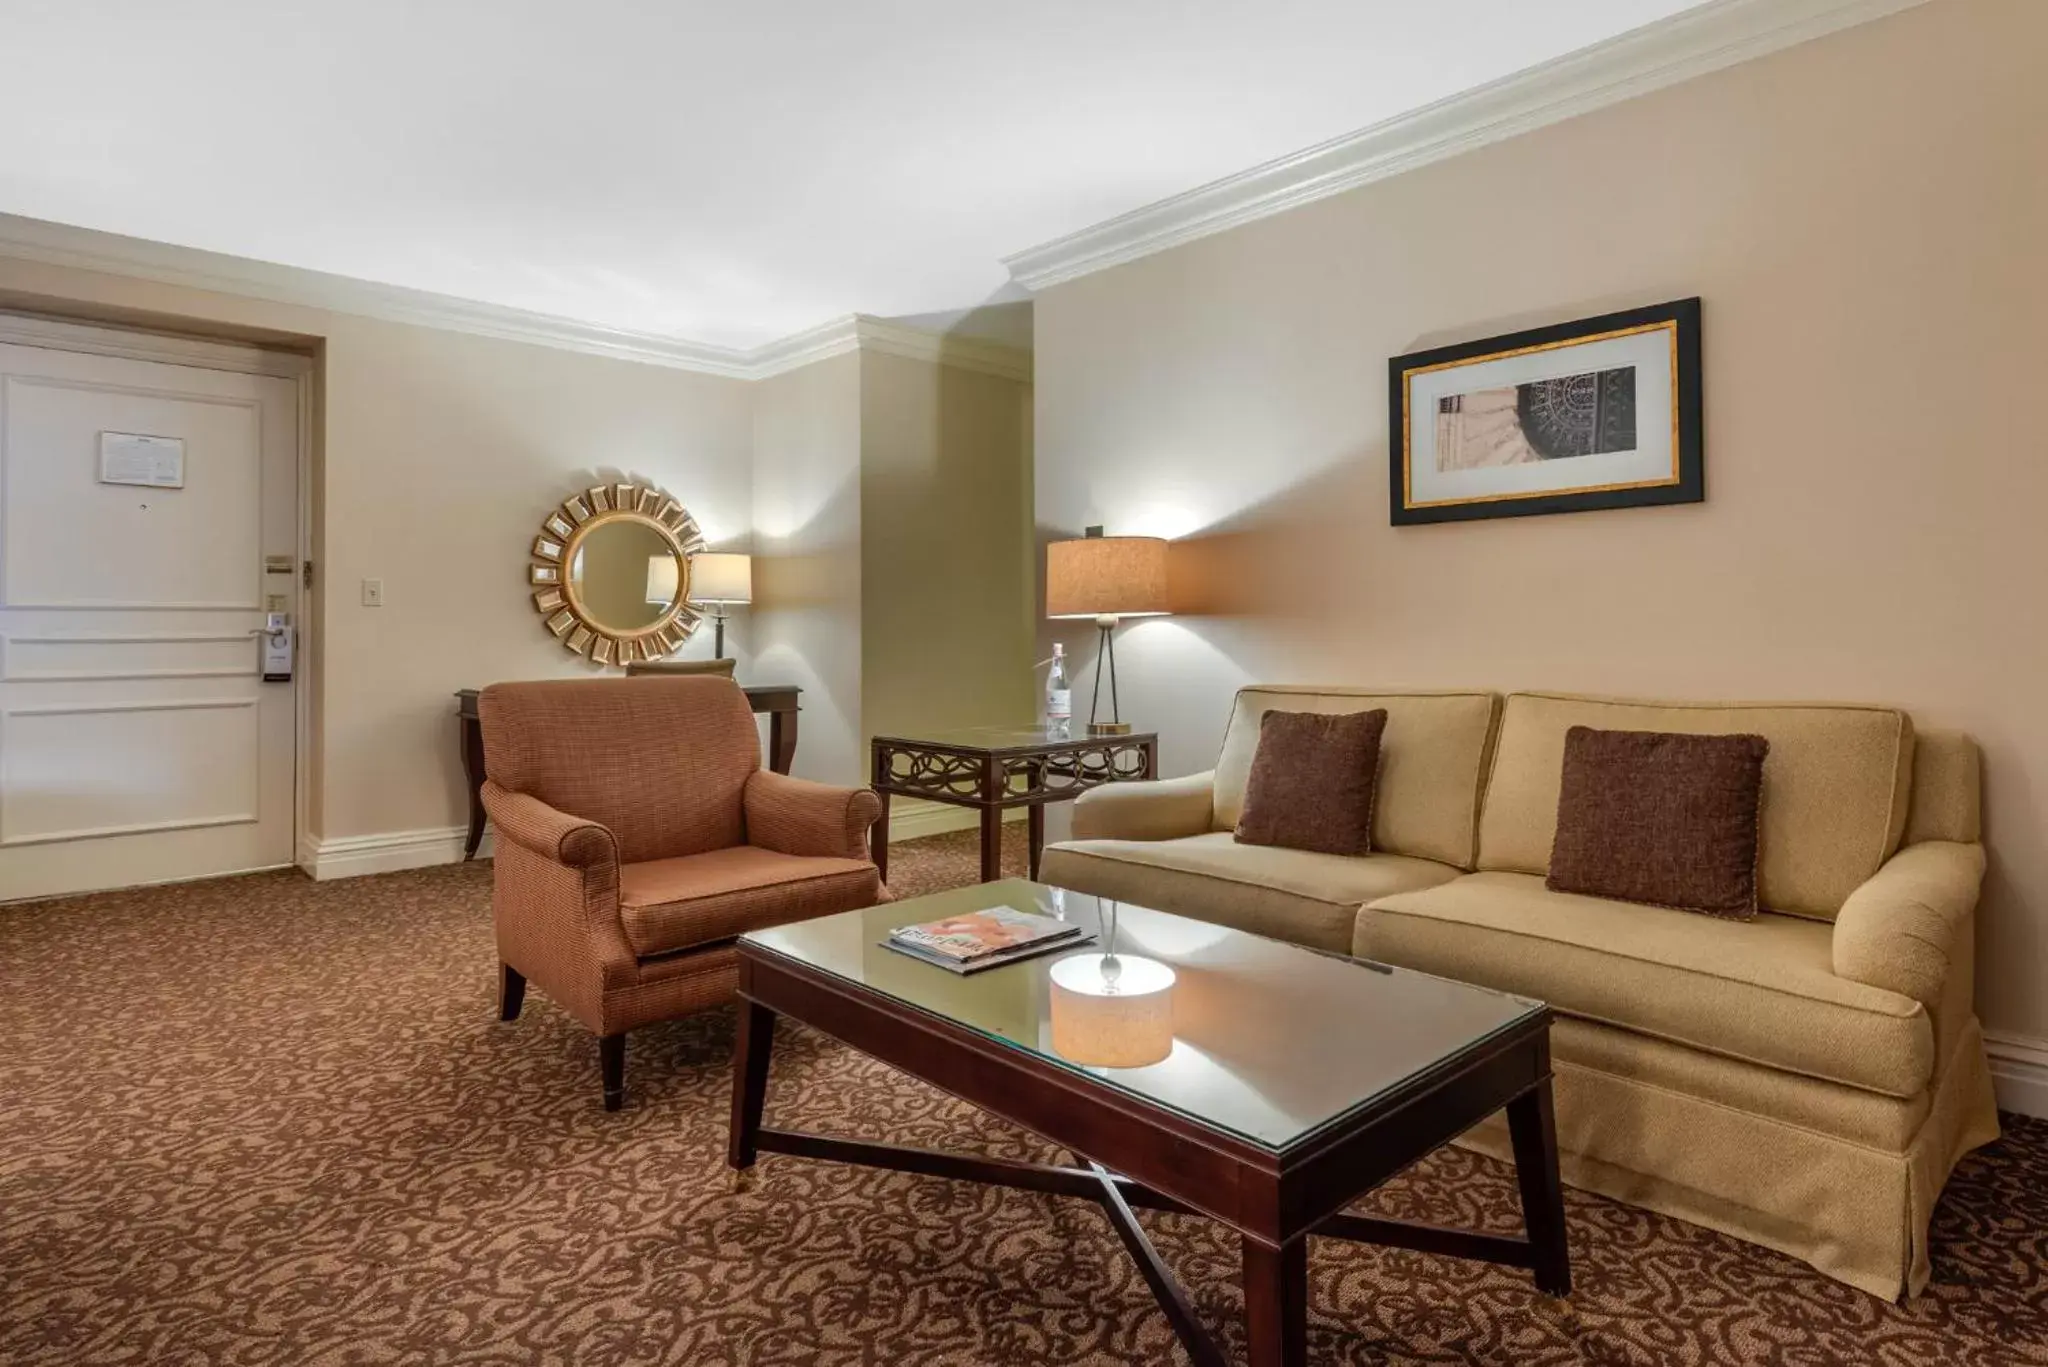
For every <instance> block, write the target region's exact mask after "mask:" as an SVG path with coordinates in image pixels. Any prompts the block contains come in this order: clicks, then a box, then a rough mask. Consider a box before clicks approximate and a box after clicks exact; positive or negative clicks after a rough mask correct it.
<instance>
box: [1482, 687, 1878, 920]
mask: <svg viewBox="0 0 2048 1367" xmlns="http://www.w3.org/2000/svg"><path fill="white" fill-rule="evenodd" d="M1574 726H1592V727H1597V728H1600V729H1602V730H1609V731H1683V732H1689V733H1697V734H1707V735H1714V734H1727V733H1730V732H1749V733H1753V734H1755V735H1760V736H1762V737H1764V738H1765V739H1766V740H1768V741H1769V742H1770V743H1771V750H1770V754H1769V756H1768V757H1767V758H1766V759H1765V760H1764V801H1763V814H1762V821H1763V839H1762V842H1761V848H1760V855H1761V858H1760V862H1761V868H1760V869H1759V882H1760V888H1759V892H1760V895H1761V900H1762V902H1763V904H1764V906H1766V907H1768V908H1770V909H1771V910H1772V911H1779V912H1785V913H1788V914H1790V915H1794V916H1817V917H1820V918H1822V919H1824V920H1832V919H1833V918H1834V914H1835V912H1836V911H1837V910H1838V909H1840V907H1841V905H1842V902H1843V900H1844V899H1846V898H1847V897H1848V895H1849V894H1850V893H1851V892H1853V891H1855V890H1856V887H1857V885H1859V884H1860V883H1862V882H1863V880H1864V879H1866V878H1868V877H1870V875H1871V874H1873V873H1876V872H1877V866H1878V865H1880V864H1882V863H1883V862H1884V861H1885V860H1886V859H1888V858H1890V857H1891V853H1892V851H1893V850H1895V849H1897V848H1898V846H1899V837H1900V834H1901V833H1902V832H1903V831H1904V830H1905V826H1906V807H1907V793H1908V788H1907V785H1908V782H1909V780H1910V778H1911V776H1912V772H1913V723H1912V719H1911V718H1909V717H1907V716H1906V714H1905V713H1903V712H1900V711H1897V710H1895V709H1892V708H1883V707H1860V706H1851V705H1838V704H1831V703H1655V702H1625V701H1621V700H1617V699H1606V698H1579V697H1572V696H1569V695H1565V694H1556V693H1515V694H1512V695H1510V696H1509V698H1508V700H1507V704H1506V706H1505V707H1504V708H1503V710H1502V712H1501V725H1500V739H1499V741H1498V742H1497V743H1496V745H1495V747H1494V754H1493V772H1492V774H1491V775H1490V777H1489V778H1488V780H1487V787H1486V807H1485V812H1484V815H1482V816H1481V818H1480V823H1479V860H1478V863H1477V865H1476V867H1478V868H1480V869H1482V870H1492V871H1500V872H1508V873H1542V872H1544V871H1545V870H1547V869H1548V868H1549V867H1550V842H1551V839H1552V837H1554V836H1555V835H1556V834H1557V790H1558V783H1559V777H1560V775H1561V774H1562V773H1563V770H1564V738H1565V732H1567V731H1568V730H1570V729H1571V728H1572V727H1574Z"/></svg>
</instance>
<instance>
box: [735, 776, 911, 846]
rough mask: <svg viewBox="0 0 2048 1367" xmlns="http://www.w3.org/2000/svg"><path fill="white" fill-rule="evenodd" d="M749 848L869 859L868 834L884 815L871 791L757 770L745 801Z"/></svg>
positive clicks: (750, 782)
mask: <svg viewBox="0 0 2048 1367" xmlns="http://www.w3.org/2000/svg"><path fill="white" fill-rule="evenodd" d="M741 801H742V804H743V806H744V808H745V811H746V818H747V843H748V844H750V845H758V846H760V847H761V848H762V849H764V850H774V851H775V852H776V853H778V854H795V855H810V856H823V857H827V858H834V859H866V858H867V857H868V830H869V828H871V827H872V826H873V825H874V824H875V822H877V821H878V820H880V819H881V816H882V799H880V798H879V797H876V796H875V794H874V791H873V790H872V789H869V788H839V787H835V786H833V785H832V784H829V783H813V782H812V781H811V780H809V779H804V778H791V777H790V776H789V775H787V774H778V773H776V772H775V771H774V770H772V769H756V770H755V771H754V773H753V775H752V777H750V778H748V780H747V787H746V791H745V793H744V794H743V796H742V798H741Z"/></svg>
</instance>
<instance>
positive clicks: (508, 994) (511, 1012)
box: [498, 963, 526, 1021]
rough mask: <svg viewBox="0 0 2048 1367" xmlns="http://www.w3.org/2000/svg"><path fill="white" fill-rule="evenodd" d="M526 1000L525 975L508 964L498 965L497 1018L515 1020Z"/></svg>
mask: <svg viewBox="0 0 2048 1367" xmlns="http://www.w3.org/2000/svg"><path fill="white" fill-rule="evenodd" d="M525 1002H526V975H525V974H523V973H521V972H520V971H519V970H518V969H516V968H514V967H512V965H510V964H506V963H501V964H499V965H498V1019H499V1020H501V1021H516V1020H518V1019H519V1008H520V1007H521V1006H522V1005H524V1004H525Z"/></svg>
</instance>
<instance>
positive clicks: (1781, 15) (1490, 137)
mask: <svg viewBox="0 0 2048 1367" xmlns="http://www.w3.org/2000/svg"><path fill="white" fill-rule="evenodd" d="M1926 3H1928V0H1712V3H1709V4H1705V5H1701V6H1699V7H1698V8H1695V9H1690V10H1686V11H1684V12H1683V13H1680V14H1676V15H1673V16H1672V17H1671V18H1669V19H1665V20H1662V21H1660V22H1657V23H1654V24H1648V25H1645V26H1644V27H1642V28H1638V29H1633V30H1631V31H1629V32H1627V33H1623V34H1620V35H1619V36H1617V37H1614V38H1610V39H1608V40H1607V41H1605V42H1602V43H1596V44H1594V45H1593V46H1591V47H1586V48H1581V49H1579V50H1578V51H1577V52H1572V53H1567V54H1566V55H1565V56H1562V57H1558V58H1555V59H1554V60H1552V61H1548V62H1544V63H1542V64H1541V65H1539V66H1533V67H1530V68H1528V69H1527V70H1525V71H1519V72H1516V73H1515V74H1514V75H1511V76H1507V77H1503V78H1502V79H1500V80H1498V81H1493V82H1491V83H1489V84H1487V85H1482V86H1477V87H1474V88H1473V89H1471V90H1468V91H1464V92H1462V93H1460V94H1457V95H1453V96H1451V97H1449V98H1448V99H1444V100H1439V101H1437V102H1436V103H1435V104H1430V105H1424V106H1423V107H1422V108H1420V109H1416V110H1412V111H1410V112H1408V113H1406V114H1400V115H1396V116H1395V117H1394V118H1391V119H1387V120H1385V121H1384V122H1381V123H1376V124H1374V125H1372V126H1371V127H1370V128H1366V129H1362V130H1360V131H1359V132H1356V133H1350V134H1347V135H1345V136H1343V137H1340V138H1334V139H1332V140H1330V141H1329V142H1325V143H1321V144H1319V145H1317V146H1315V147H1311V148H1308V149H1307V150H1306V151H1302V152H1296V153H1294V154H1293V155H1291V156H1286V157H1281V158H1280V159H1278V160H1276V161H1270V162H1267V163H1266V164H1265V165H1263V166H1256V167H1253V168H1252V169H1251V170H1248V171H1241V172H1239V173H1237V174H1236V175H1232V176H1226V177H1225V178H1223V179H1222V180H1218V181H1214V182H1212V183H1210V184H1208V185H1204V186H1202V187H1200V188H1199V189H1195V190H1190V191H1188V192H1187V193H1185V194H1180V195H1175V196H1174V197H1172V198H1171V199H1163V200H1160V201H1159V202H1158V203H1156V204H1150V205H1147V206H1145V207H1144V208H1141V209H1134V210H1132V211H1131V212H1130V213H1127V214H1123V215H1120V216H1119V217H1116V218H1112V219H1109V220H1108V221H1106V222H1103V223H1098V224H1096V225H1094V226H1093V227H1089V228H1083V229H1081V230H1080V231H1078V232H1073V233H1069V234H1067V235H1066V236H1064V237H1061V238H1057V239H1055V240H1053V241H1051V242H1047V243H1043V244H1041V245H1039V246H1036V247H1031V248H1027V249H1026V250H1024V251H1021V252H1017V253H1015V254H1014V255H1011V256H1006V257H1004V258H1003V264H1004V265H1006V266H1008V267H1009V268H1010V274H1011V276H1012V277H1013V278H1015V279H1016V281H1017V282H1018V283H1019V284H1021V285H1023V286H1024V287H1026V288H1027V289H1033V290H1041V289H1045V288H1046V287H1047V286H1050V285H1057V284H1059V283H1061V282H1062V281H1066V280H1073V279H1076V278H1078V277H1080V276H1083V275H1089V274H1092V273H1093V272H1095V271H1100V270H1105V269H1107V268H1108V267H1111V266H1116V265H1121V264H1123V263H1124V262H1126V261H1135V260H1137V259H1138V258H1140V257H1145V256H1150V255H1152V254H1153V253H1155V252H1162V251H1165V250H1166V249H1167V248H1169V247H1176V246H1179V245H1180V244H1182V243H1184V242H1192V241H1195V240H1196V239H1198V238H1203V237H1208V236H1211V235H1212V234H1215V233H1220V232H1223V231H1225V230H1227V229H1230V228H1235V227H1238V226H1239V225H1241V224H1245V223H1252V222H1255V221H1257V220H1259V219H1262V218H1270V217H1272V216H1273V215H1274V214H1279V213H1284V212H1286V211H1287V210H1289V209H1294V208H1298V207H1300V206H1301V205H1304V204H1310V203H1313V202H1314V201H1316V200H1319V199H1327V198H1329V197H1330V196H1331V195H1337V194H1342V193H1343V192H1344V191H1346V190H1352V189H1356V188H1357V187H1359V186H1361V185H1369V184H1371V183H1372V182H1374V181H1377V180H1385V179H1387V178H1388V177H1390V176H1397V175H1400V174H1401V173H1402V172H1404V171H1412V170H1414V169H1416V168H1417V167H1420V166H1427V165H1429V164H1430V163H1432V162H1438V161H1444V160H1446V159H1448V158H1450V157H1454V156H1457V155H1459V154H1460V153H1463V152H1469V151H1472V150H1473V149H1475V148H1479V147H1485V146H1487V145H1488V144H1490V143H1496V142H1500V141H1503V140H1504V139H1507V138H1512V137H1515V136H1517V135H1518V134H1522V133H1527V132H1530V131H1531V130H1533V129H1537V128H1542V127H1544V126H1546V125H1548V124H1553V123H1561V122H1563V121H1564V120H1566V119H1569V118H1574V117H1576V116H1578V115H1580V114H1586V113H1590V112H1592V111H1593V110H1596V109H1601V108H1604V107H1606V106H1608V105H1612V104H1619V103H1620V102H1621V101H1623V100H1628V99H1632V98H1634V97H1635V96H1637V95H1645V94H1648V93H1649V92H1651V91H1653V90H1660V89H1662V88H1664V87H1665V86H1670V85H1676V84H1678V83H1679V82H1681V81H1687V80H1691V79H1692V78H1693V77H1695V76H1704V75H1706V74H1707V73H1708V72H1712V71H1718V70H1720V69H1721V68H1723V67H1729V66H1734V65H1736V64H1737V63H1740V62H1746V61H1750V60H1752V59H1753V58H1757V57H1763V56H1768V55H1769V54H1771V53H1773V52H1778V51H1782V50H1783V49H1785V48H1789V47H1793V46H1795V45H1797V44H1799V43H1803V42H1806V41H1807V40H1808V39H1812V38H1819V37H1822V36H1824V35H1826V34H1829V33H1835V32H1838V31H1840V30H1842V29H1846V28H1852V27H1854V26H1856V25H1858V24H1865V23H1869V22H1870V21H1872V20H1875V19H1882V18H1884V17H1885V16H1887V15H1890V14H1896V13H1898V12H1900V11H1902V10H1907V9H1912V8H1914V7H1915V6H1917V5H1922V4H1926Z"/></svg>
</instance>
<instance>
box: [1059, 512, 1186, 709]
mask: <svg viewBox="0 0 2048 1367" xmlns="http://www.w3.org/2000/svg"><path fill="white" fill-rule="evenodd" d="M1167 611H1168V609H1167V606H1166V542H1165V540H1164V539H1162V538H1160V537H1156V536H1104V535H1103V534H1102V528H1100V527H1090V528H1089V529H1088V531H1087V534H1086V535H1085V536H1083V537H1082V538H1081V539H1080V540H1078V541H1055V542H1053V543H1052V544H1050V545H1048V546H1047V547H1046V548H1045V615H1046V616H1048V617H1093V618H1094V619H1095V627H1096V630H1097V631H1099V632H1100V633H1101V640H1100V642H1099V644H1098V646H1097V649H1096V653H1095V689H1094V692H1093V693H1092V694H1091V695H1090V696H1089V699H1088V734H1089V735H1091V736H1121V735H1125V734H1127V733H1128V732H1129V731H1130V729H1131V724H1130V723H1129V722H1127V721H1124V720H1122V719H1121V717H1120V716H1119V714H1118V708H1117V698H1116V639H1115V636H1114V635H1113V634H1112V633H1114V632H1115V630H1116V624H1117V622H1118V621H1119V620H1121V619H1123V618H1125V617H1163V616H1165V615H1166V613H1167ZM1105 660H1106V661H1108V668H1109V720H1108V721H1099V720H1097V715H1098V713H1099V710H1100V708H1101V705H1102V672H1103V662H1104V661H1105Z"/></svg>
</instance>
